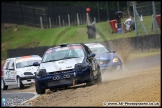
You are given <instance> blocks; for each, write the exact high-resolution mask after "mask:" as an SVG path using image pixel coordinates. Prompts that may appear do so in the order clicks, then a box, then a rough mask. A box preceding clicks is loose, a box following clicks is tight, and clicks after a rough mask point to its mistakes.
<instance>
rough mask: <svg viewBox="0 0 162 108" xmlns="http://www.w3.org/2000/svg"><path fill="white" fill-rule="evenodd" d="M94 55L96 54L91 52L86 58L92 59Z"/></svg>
mask: <svg viewBox="0 0 162 108" xmlns="http://www.w3.org/2000/svg"><path fill="white" fill-rule="evenodd" d="M95 56H96V54H95V53H91V54H89V55H88V59H92V58H93V57H95Z"/></svg>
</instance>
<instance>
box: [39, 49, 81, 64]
mask: <svg viewBox="0 0 162 108" xmlns="http://www.w3.org/2000/svg"><path fill="white" fill-rule="evenodd" d="M80 57H84V52H83V49H82V47H81V46H70V47H62V48H53V49H50V50H48V51H46V52H45V55H44V57H43V60H42V62H43V63H44V62H50V61H57V60H63V59H71V58H80Z"/></svg>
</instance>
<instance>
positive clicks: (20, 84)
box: [17, 77, 24, 89]
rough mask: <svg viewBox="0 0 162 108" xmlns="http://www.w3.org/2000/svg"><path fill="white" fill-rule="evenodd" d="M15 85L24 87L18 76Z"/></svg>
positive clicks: (20, 87)
mask: <svg viewBox="0 0 162 108" xmlns="http://www.w3.org/2000/svg"><path fill="white" fill-rule="evenodd" d="M17 87H18V88H19V89H23V88H24V84H23V83H22V81H21V79H20V77H17Z"/></svg>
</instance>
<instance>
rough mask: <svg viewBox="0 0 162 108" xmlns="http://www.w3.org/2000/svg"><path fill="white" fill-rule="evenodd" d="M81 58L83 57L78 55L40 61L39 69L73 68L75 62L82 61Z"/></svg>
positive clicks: (51, 70) (57, 69) (59, 69)
mask: <svg viewBox="0 0 162 108" xmlns="http://www.w3.org/2000/svg"><path fill="white" fill-rule="evenodd" d="M83 59H84V57H80V58H71V59H64V60H58V61H53V62H46V63H41V64H40V68H39V69H46V71H47V72H54V71H61V70H68V69H73V68H74V66H75V64H77V63H82V62H83Z"/></svg>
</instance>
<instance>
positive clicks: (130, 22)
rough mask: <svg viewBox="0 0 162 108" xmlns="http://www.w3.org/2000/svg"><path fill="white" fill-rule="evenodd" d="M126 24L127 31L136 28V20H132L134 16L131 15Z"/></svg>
mask: <svg viewBox="0 0 162 108" xmlns="http://www.w3.org/2000/svg"><path fill="white" fill-rule="evenodd" d="M124 24H125V26H126V31H130V28H131V29H132V30H134V29H135V27H134V21H133V20H132V16H130V17H129V18H128V19H127V20H126V21H125V22H124Z"/></svg>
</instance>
